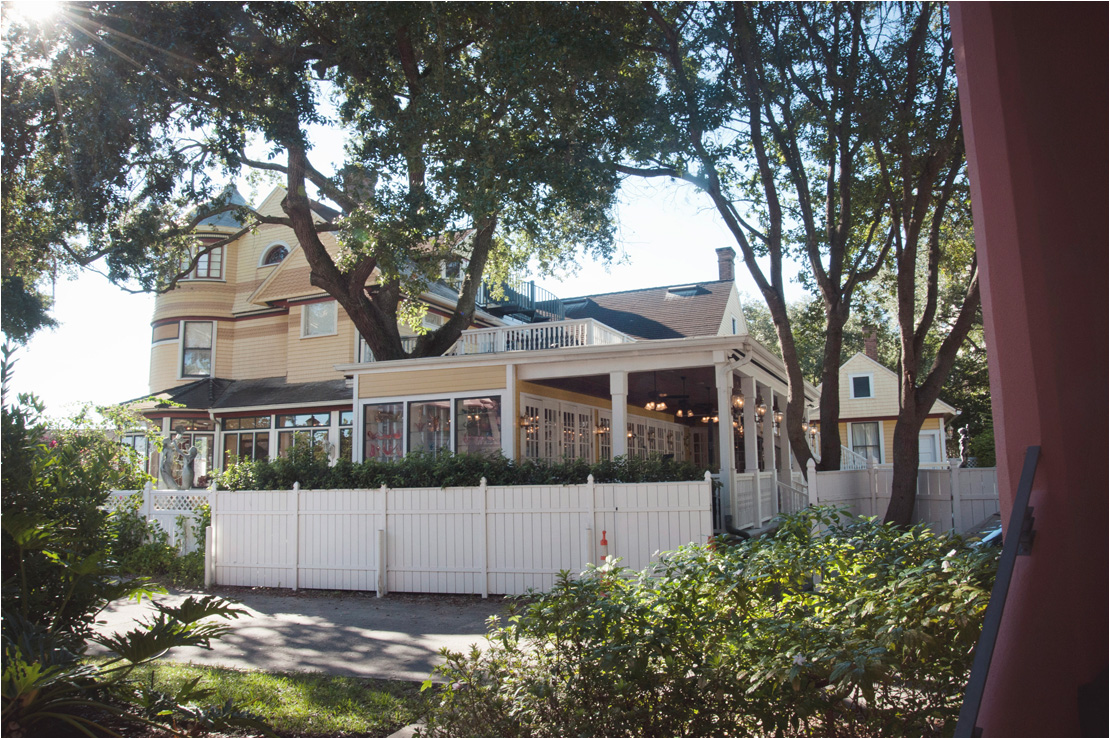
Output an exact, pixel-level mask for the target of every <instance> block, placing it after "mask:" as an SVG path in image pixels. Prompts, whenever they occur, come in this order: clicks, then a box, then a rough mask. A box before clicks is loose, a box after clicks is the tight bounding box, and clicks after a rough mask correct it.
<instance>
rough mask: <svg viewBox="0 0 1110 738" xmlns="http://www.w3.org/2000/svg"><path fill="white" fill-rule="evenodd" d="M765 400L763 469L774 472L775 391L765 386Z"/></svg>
mask: <svg viewBox="0 0 1110 738" xmlns="http://www.w3.org/2000/svg"><path fill="white" fill-rule="evenodd" d="M763 391H764V392H765V393H766V394H764V395H763V402H764V403H765V404H766V405H767V414H766V415H764V416H763V470H764V471H769V472H772V473H774V471H775V391H774V390H773V389H771V388H770V387H764V388H763Z"/></svg>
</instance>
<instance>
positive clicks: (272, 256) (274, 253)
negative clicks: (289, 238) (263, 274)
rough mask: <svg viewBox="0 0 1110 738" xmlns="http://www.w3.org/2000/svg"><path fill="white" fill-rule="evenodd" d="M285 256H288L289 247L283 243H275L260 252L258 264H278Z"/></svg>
mask: <svg viewBox="0 0 1110 738" xmlns="http://www.w3.org/2000/svg"><path fill="white" fill-rule="evenodd" d="M286 256H289V247H288V246H286V245H285V244H283V243H275V244H274V245H273V246H271V247H270V248H268V249H266V251H265V253H263V254H262V260H261V261H260V262H259V263H258V266H274V265H275V264H280V263H281V262H282V260H283V259H285V257H286Z"/></svg>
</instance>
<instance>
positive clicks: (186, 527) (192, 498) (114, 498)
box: [106, 482, 211, 553]
mask: <svg viewBox="0 0 1110 738" xmlns="http://www.w3.org/2000/svg"><path fill="white" fill-rule="evenodd" d="M209 494H211V493H210V492H209V491H208V490H204V489H193V490H165V489H157V490H156V489H154V488H153V486H152V485H151V484H150V483H149V482H147V484H146V486H145V487H144V488H143V489H141V490H138V491H133V490H113V491H112V492H111V494H110V495H109V497H108V502H107V505H106V507H107V508H108V509H109V510H118V509H119V508H121V507H123V506H124V505H125V504H126V502H127V500H128V499H129V498H136V501H137V502H138V503H139V510H138V512H139V515H141V516H143V517H144V518H146V519H147V520H148V521H153V522H155V523H157V524H158V526H159V527H160V528H161V529H162V530H163V531H165V532H166V535H167V536H168V537H169V542H170V545H172V546H175V547H177V549H178V550H179V551H181V552H182V553H189V552H190V551H192V550H193V549H195V548H196V545H197V540H198V536H197V532H198V531H196V530H195V524H196V519H197V518H198V517H199V516H198V514H197V511H198V509H199V508H200V507H201V506H202V505H205V504H207V503H208V496H209Z"/></svg>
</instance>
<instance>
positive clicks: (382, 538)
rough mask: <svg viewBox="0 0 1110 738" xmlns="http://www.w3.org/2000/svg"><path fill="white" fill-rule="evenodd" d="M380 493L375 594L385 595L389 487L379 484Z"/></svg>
mask: <svg viewBox="0 0 1110 738" xmlns="http://www.w3.org/2000/svg"><path fill="white" fill-rule="evenodd" d="M381 493H382V525H381V527H380V528H378V583H377V592H376V594H377V596H378V597H385V596H386V594H388V591H387V589H386V588H387V585H386V577H387V575H388V573H389V562H387V561H386V543H387V542H388V540H389V539H388V536H389V487H386V486H385V484H382V486H381Z"/></svg>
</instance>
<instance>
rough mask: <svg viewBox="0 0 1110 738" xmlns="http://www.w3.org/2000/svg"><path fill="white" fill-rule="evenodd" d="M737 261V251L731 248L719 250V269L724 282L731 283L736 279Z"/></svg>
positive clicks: (726, 247)
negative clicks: (735, 266)
mask: <svg viewBox="0 0 1110 738" xmlns="http://www.w3.org/2000/svg"><path fill="white" fill-rule="evenodd" d="M735 261H736V251H735V249H733V248H732V247H730V246H725V247H724V248H720V249H717V269H718V270H719V271H720V273H721V276H720V280H721V281H722V282H731V281H733V280H734V279H736V273H735V270H734V269H733V263H734V262H735Z"/></svg>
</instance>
